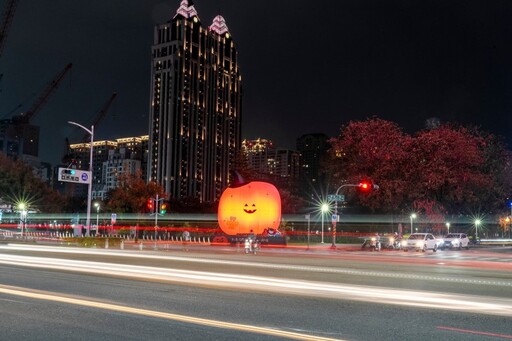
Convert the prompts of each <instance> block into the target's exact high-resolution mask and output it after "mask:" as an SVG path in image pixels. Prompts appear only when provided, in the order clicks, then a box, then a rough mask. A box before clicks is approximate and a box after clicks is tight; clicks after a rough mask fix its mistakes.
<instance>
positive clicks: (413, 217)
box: [410, 213, 416, 234]
mask: <svg viewBox="0 0 512 341" xmlns="http://www.w3.org/2000/svg"><path fill="white" fill-rule="evenodd" d="M410 218H411V234H413V233H414V231H413V230H412V220H413V219H416V213H413V214H411V216H410Z"/></svg>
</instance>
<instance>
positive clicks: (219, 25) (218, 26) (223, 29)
mask: <svg viewBox="0 0 512 341" xmlns="http://www.w3.org/2000/svg"><path fill="white" fill-rule="evenodd" d="M219 13H220V10H219ZM210 30H211V31H213V32H215V33H217V34H219V35H223V34H224V33H229V29H228V26H227V25H226V20H224V18H223V17H222V16H221V15H220V14H219V15H217V16H216V17H215V18H214V19H213V23H212V25H211V26H210Z"/></svg>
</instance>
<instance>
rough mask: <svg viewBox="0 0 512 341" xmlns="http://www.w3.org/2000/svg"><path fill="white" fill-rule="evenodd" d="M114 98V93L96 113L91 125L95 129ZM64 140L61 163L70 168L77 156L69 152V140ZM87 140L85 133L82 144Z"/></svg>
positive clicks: (115, 95) (88, 136)
mask: <svg viewBox="0 0 512 341" xmlns="http://www.w3.org/2000/svg"><path fill="white" fill-rule="evenodd" d="M116 97H117V92H114V93H113V94H112V96H110V98H109V99H108V100H107V101H106V102H105V104H103V106H102V107H101V109H100V111H98V113H97V114H96V117H95V118H94V121H93V123H92V125H93V126H94V127H96V126H97V125H98V123H99V122H100V121H101V120H102V119H103V117H105V115H106V114H107V112H108V109H109V108H110V106H111V105H112V103H113V102H114V99H115V98H116ZM65 140H66V154H65V155H64V157H63V158H62V163H63V164H69V165H70V166H69V167H72V164H73V163H74V162H76V159H77V155H76V154H75V153H74V152H73V151H72V150H71V147H70V146H71V144H70V143H69V139H68V138H67V137H66V139H65ZM89 140H90V135H89V133H87V134H85V135H84V137H83V138H82V142H83V143H87V142H88V141H89Z"/></svg>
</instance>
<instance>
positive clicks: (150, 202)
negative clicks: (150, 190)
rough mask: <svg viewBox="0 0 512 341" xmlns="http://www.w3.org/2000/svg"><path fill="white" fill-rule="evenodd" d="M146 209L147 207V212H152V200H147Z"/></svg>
mask: <svg viewBox="0 0 512 341" xmlns="http://www.w3.org/2000/svg"><path fill="white" fill-rule="evenodd" d="M147 207H148V210H150V211H152V210H153V208H154V206H153V199H151V198H149V199H148V202H147Z"/></svg>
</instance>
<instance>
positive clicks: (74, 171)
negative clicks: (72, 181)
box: [62, 168, 76, 175]
mask: <svg viewBox="0 0 512 341" xmlns="http://www.w3.org/2000/svg"><path fill="white" fill-rule="evenodd" d="M62 173H63V174H69V175H75V174H76V170H74V169H70V168H66V169H64V170H63V171H62Z"/></svg>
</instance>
